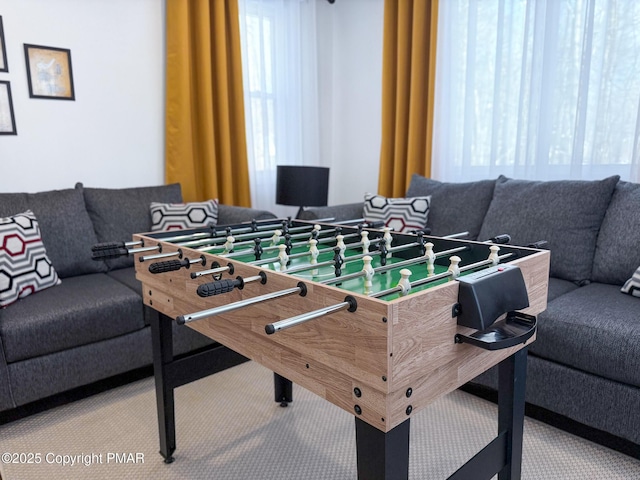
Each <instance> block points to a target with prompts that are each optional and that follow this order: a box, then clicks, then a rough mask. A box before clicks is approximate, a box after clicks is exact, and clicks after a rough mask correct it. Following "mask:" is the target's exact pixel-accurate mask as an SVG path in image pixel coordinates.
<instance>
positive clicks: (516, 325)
mask: <svg viewBox="0 0 640 480" xmlns="http://www.w3.org/2000/svg"><path fill="white" fill-rule="evenodd" d="M458 282H459V291H458V303H457V304H456V305H455V306H454V308H453V312H452V313H453V316H454V317H457V322H458V325H462V326H465V327H470V328H474V329H476V330H477V331H476V332H475V333H473V334H471V335H465V334H462V333H458V334H456V336H455V338H454V341H455V342H456V343H469V344H471V345H474V346H476V347H480V348H482V349H485V350H501V349H503V348H509V347H512V346H514V345H518V344H521V343H525V342H526V341H527V340H529V339H530V338H531V337H532V336H533V334H534V333H535V331H536V324H537V319H536V317H535V316H532V315H527V314H524V313H521V312H518V311H517V310H522V309H524V308H527V307H528V306H529V295H528V293H527V287H526V285H525V283H524V278H523V276H522V271H521V270H520V268H519V267H517V266H515V265H510V264H501V265H497V266H494V267H491V268H487V269H486V270H482V271H479V272H476V273H473V274H469V275H467V276H465V277H460V278H458ZM505 313H506V317H505V318H504V319H502V320H499V321H496V320H497V319H498V318H499V317H500V316H502V315H503V314H505Z"/></svg>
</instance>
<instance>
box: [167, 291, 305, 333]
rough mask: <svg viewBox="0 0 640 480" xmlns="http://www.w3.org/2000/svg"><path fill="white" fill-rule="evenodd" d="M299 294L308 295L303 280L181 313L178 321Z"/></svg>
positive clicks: (190, 319) (186, 321)
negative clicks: (245, 297) (253, 295)
mask: <svg viewBox="0 0 640 480" xmlns="http://www.w3.org/2000/svg"><path fill="white" fill-rule="evenodd" d="M296 293H297V294H298V295H300V296H301V297H304V296H306V295H307V286H306V285H305V284H304V283H303V282H298V286H296V287H293V288H287V289H285V290H279V291H277V292H271V293H267V294H265V295H259V296H257V297H251V298H247V299H245V300H239V301H237V302H233V303H228V304H226V305H221V306H219V307H214V308H209V309H207V310H201V311H199V312H194V313H189V314H186V315H180V316H178V317H176V323H177V324H178V325H184V324H185V323H189V322H193V321H196V320H202V319H203V318H207V317H213V316H216V315H220V314H223V313H227V312H232V311H234V310H238V309H240V308H244V307H248V306H250V305H255V304H256V303H261V302H267V301H269V300H275V299H276V298H281V297H286V296H288V295H293V294H296Z"/></svg>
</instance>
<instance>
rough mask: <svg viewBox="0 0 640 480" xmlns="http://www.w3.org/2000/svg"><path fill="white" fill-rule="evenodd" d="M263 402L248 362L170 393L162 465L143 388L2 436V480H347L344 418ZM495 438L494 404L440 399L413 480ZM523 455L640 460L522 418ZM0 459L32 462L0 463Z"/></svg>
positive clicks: (307, 405)
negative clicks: (173, 432)
mask: <svg viewBox="0 0 640 480" xmlns="http://www.w3.org/2000/svg"><path fill="white" fill-rule="evenodd" d="M272 395H273V386H272V374H271V372H269V371H268V370H266V369H264V368H263V367H261V366H259V365H257V364H255V363H252V362H251V363H246V364H243V365H240V366H237V367H234V368H232V369H229V370H227V371H225V372H222V373H219V374H217V375H213V376H211V377H208V378H205V379H202V380H199V381H197V382H194V383H192V384H189V385H186V386H183V387H180V388H178V389H177V390H176V417H177V421H176V428H177V445H178V447H177V450H176V454H175V458H176V460H175V462H174V463H173V464H170V465H167V464H164V463H163V461H162V458H161V457H160V455H159V454H158V453H157V451H158V435H157V426H156V414H155V394H154V387H153V380H152V379H150V378H149V379H145V380H141V381H139V382H136V383H133V384H130V385H126V386H123V387H120V388H117V389H114V390H111V391H108V392H106V393H102V394H100V395H96V396H94V397H91V398H87V399H84V400H81V401H78V402H76V403H73V404H69V405H66V406H63V407H60V408H57V409H54V410H50V411H48V412H44V413H42V414H38V415H35V416H32V417H29V418H26V419H23V420H20V421H17V422H14V423H11V424H8V425H3V426H0V452H2V453H0V455H1V458H2V460H3V463H0V472H1V473H2V478H3V479H4V480H30V479H85V478H86V479H114V478H123V479H124V478H126V479H167V480H169V479H215V480H225V479H226V480H259V479H264V480H271V479H273V480H343V479H355V478H356V466H355V465H356V458H355V456H356V454H355V434H354V421H353V417H352V416H351V415H349V414H347V413H346V412H343V411H342V410H340V409H338V408H337V407H334V406H333V405H331V404H329V403H328V402H326V401H324V400H322V399H321V398H319V397H317V396H316V395H314V394H312V393H310V392H308V391H306V390H304V389H303V388H301V387H299V386H297V385H294V402H293V404H291V405H290V406H289V407H288V408H281V407H279V406H278V405H277V404H276V403H274V402H273V401H272ZM495 429H496V406H495V405H494V404H492V403H490V402H486V401H484V400H481V399H478V398H477V397H474V396H472V395H469V394H467V393H464V392H454V393H452V394H450V395H448V396H446V397H444V398H442V399H440V400H439V401H437V402H436V403H434V404H433V405H432V406H430V407H429V408H427V409H426V410H423V411H421V412H419V413H418V414H416V415H415V416H414V417H413V418H412V422H411V459H410V478H411V479H415V480H418V479H419V480H424V479H445V478H447V477H448V476H449V475H450V474H451V473H453V472H454V471H455V470H456V469H457V468H458V467H459V466H460V465H461V464H463V463H464V462H465V461H466V460H468V459H469V458H470V457H471V456H473V455H474V454H475V453H476V452H477V451H478V450H479V449H480V448H481V447H483V446H484V445H485V444H486V443H487V442H488V441H490V440H491V439H492V438H493V437H494V432H495ZM524 452H525V453H524V459H523V479H525V480H550V479H554V480H556V479H558V480H570V479H575V480H586V479H589V480H591V479H598V480H618V479H619V480H631V479H640V461H637V460H635V459H632V458H630V457H628V456H625V455H622V454H619V453H616V452H614V451H611V450H608V449H606V448H604V447H601V446H599V445H595V444H592V443H589V442H587V441H585V440H583V439H581V438H578V437H574V436H572V435H569V434H567V433H564V432H561V431H559V430H556V429H554V428H552V427H549V426H547V425H545V424H542V423H539V422H536V421H534V420H530V419H527V420H526V425H525V439H524ZM5 453H9V454H20V453H23V454H27V455H26V456H22V458H20V457H19V456H17V455H13V458H12V459H11V460H18V461H20V460H33V461H38V458H39V459H40V463H39V464H34V463H31V464H17V463H4V461H5V460H6V454H5ZM29 454H32V455H31V456H30V457H29ZM36 454H40V455H39V456H38V455H36ZM115 454H118V456H117V457H116V455H115ZM10 456H11V455H10ZM72 459H73V460H75V461H76V463H75V464H74V465H62V464H61V463H60V462H63V461H65V460H66V461H71V460H72ZM122 461H126V462H128V463H121V462H122ZM136 461H137V463H135V462H136Z"/></svg>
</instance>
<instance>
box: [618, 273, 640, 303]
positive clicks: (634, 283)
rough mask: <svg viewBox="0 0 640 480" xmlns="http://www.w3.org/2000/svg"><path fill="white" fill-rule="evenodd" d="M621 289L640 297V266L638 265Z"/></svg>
mask: <svg viewBox="0 0 640 480" xmlns="http://www.w3.org/2000/svg"><path fill="white" fill-rule="evenodd" d="M620 290H621V291H622V292H623V293H628V294H629V295H633V296H634V297H640V267H638V269H637V270H636V271H635V273H634V274H633V275H632V276H631V278H630V279H629V280H627V281H626V282H625V283H624V285H623V286H622V288H621V289H620Z"/></svg>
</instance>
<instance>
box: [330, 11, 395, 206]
mask: <svg viewBox="0 0 640 480" xmlns="http://www.w3.org/2000/svg"><path fill="white" fill-rule="evenodd" d="M383 13H384V0H336V2H335V3H334V4H333V5H331V4H329V2H327V1H326V0H320V1H319V3H318V15H317V25H318V27H317V28H318V63H319V65H318V76H319V83H318V85H319V90H320V92H319V95H320V128H321V134H320V135H321V137H320V138H321V152H320V154H321V156H322V158H323V165H325V166H328V167H330V168H331V172H330V185H329V205H336V204H341V203H352V202H359V201H362V200H363V197H364V194H365V193H366V192H370V193H377V191H378V169H379V164H380V141H381V118H382V102H381V96H382V31H383ZM327 158H328V159H329V161H327V160H326V159H327Z"/></svg>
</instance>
